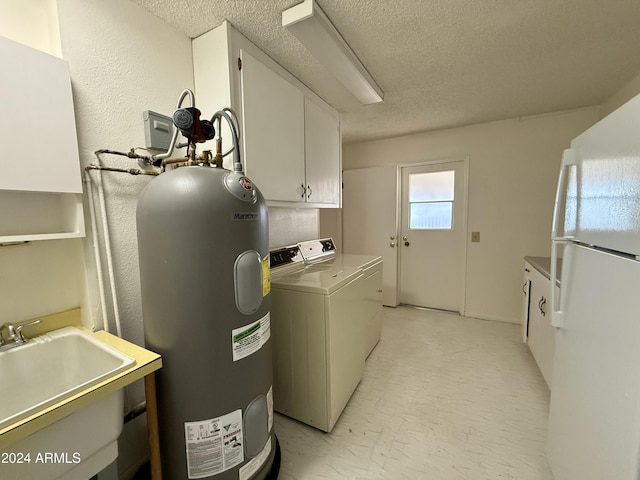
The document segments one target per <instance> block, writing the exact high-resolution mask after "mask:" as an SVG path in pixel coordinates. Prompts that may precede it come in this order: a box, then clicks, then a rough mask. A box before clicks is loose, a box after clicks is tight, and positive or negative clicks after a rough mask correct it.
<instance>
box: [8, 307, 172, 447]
mask: <svg viewBox="0 0 640 480" xmlns="http://www.w3.org/2000/svg"><path fill="white" fill-rule="evenodd" d="M79 312H80V309H74V310H71V311H68V312H63V313H62V314H57V315H60V316H62V315H64V316H65V319H67V318H68V319H70V320H71V321H70V322H65V321H64V320H63V323H67V325H66V326H74V327H76V328H78V329H80V330H82V331H83V332H85V333H88V334H89V335H91V336H93V337H95V338H96V339H98V340H100V341H102V342H104V343H106V344H107V345H110V346H111V347H113V348H115V349H116V350H119V351H120V352H122V353H124V354H125V355H128V356H130V357H131V358H133V359H134V360H135V364H134V365H132V366H131V367H129V368H128V369H126V370H123V371H122V372H119V373H117V374H115V375H113V376H111V377H109V378H107V379H105V380H103V381H102V382H99V383H97V384H95V385H92V386H90V387H88V388H86V389H84V390H81V391H80V392H78V393H76V394H74V395H72V396H70V397H68V398H65V399H64V400H61V401H60V402H58V403H55V404H53V405H51V406H49V407H47V408H44V409H42V410H41V411H39V412H37V413H34V414H33V415H30V416H28V417H25V418H22V419H20V420H18V421H16V422H15V423H13V424H11V425H8V426H7V427H4V428H2V429H0V451H1V450H5V449H6V448H7V447H8V446H10V445H11V444H12V443H14V442H16V441H18V440H20V439H21V438H24V437H27V436H28V435H31V434H32V433H35V432H37V431H38V430H41V429H43V428H45V427H47V426H49V425H51V424H52V423H54V422H56V421H58V420H60V419H62V418H64V417H66V416H68V415H70V414H72V413H73V412H75V411H76V410H80V409H81V408H83V407H85V406H86V405H88V404H90V403H93V402H95V401H97V400H100V399H101V398H103V397H106V396H107V395H109V394H111V393H113V392H115V391H117V390H120V389H121V388H124V387H126V386H127V385H129V384H131V383H133V382H135V381H136V380H139V379H141V378H143V377H145V376H147V375H149V374H150V373H153V372H155V371H156V370H158V369H160V368H161V367H162V358H161V357H160V355H158V354H157V353H154V352H151V351H149V350H146V349H144V348H142V347H139V346H138V345H135V344H133V343H131V342H128V341H126V340H123V339H121V338H119V337H117V336H115V335H111V334H110V333H107V332H105V331H102V330H101V331H97V332H92V331H91V330H89V329H87V328H85V327H82V326H80V325H79V323H80V313H79ZM57 315H51V316H50V317H51V318H52V319H53V320H54V321H52V322H51V324H53V323H55V320H56V319H55V318H54V317H57ZM44 318H45V317H43V319H44ZM45 322H46V320H43V323H45ZM58 323H59V322H58ZM56 328H60V327H59V326H56ZM39 333H44V332H39ZM18 348H19V347H18ZM5 388H6V386H5Z"/></svg>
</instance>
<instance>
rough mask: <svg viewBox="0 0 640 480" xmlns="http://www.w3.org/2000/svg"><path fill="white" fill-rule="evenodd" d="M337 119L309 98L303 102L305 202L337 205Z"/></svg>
mask: <svg viewBox="0 0 640 480" xmlns="http://www.w3.org/2000/svg"><path fill="white" fill-rule="evenodd" d="M340 144H341V136H340V119H339V118H338V116H337V115H336V114H335V113H334V112H331V111H330V110H328V109H326V108H324V107H322V106H321V105H320V104H318V103H316V102H314V101H313V100H311V99H310V98H305V99H304V150H305V173H306V186H305V187H306V188H305V194H306V200H307V202H313V203H322V204H329V205H338V204H339V203H340V183H341V182H340V168H341V167H340V150H341V148H340ZM336 180H337V181H336Z"/></svg>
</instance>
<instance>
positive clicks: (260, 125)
mask: <svg viewBox="0 0 640 480" xmlns="http://www.w3.org/2000/svg"><path fill="white" fill-rule="evenodd" d="M240 57H241V59H242V70H241V75H240V82H241V96H242V122H243V128H242V136H243V139H242V141H243V144H244V165H245V171H246V174H247V176H248V177H249V178H251V180H252V181H254V182H255V184H256V185H257V186H258V188H259V189H260V191H261V192H262V194H263V195H264V197H265V198H266V199H267V200H279V201H290V202H301V201H304V193H305V176H304V96H303V94H302V92H301V91H300V90H299V89H298V88H296V87H295V86H294V85H292V84H291V83H289V82H287V81H286V80H285V79H284V78H282V77H281V76H279V75H278V74H277V73H276V72H274V71H273V70H271V69H270V68H269V67H267V66H265V65H263V64H262V63H261V62H260V61H258V60H257V59H256V58H254V57H252V56H251V55H250V54H249V53H247V52H246V51H245V50H240Z"/></svg>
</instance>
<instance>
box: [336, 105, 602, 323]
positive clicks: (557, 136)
mask: <svg viewBox="0 0 640 480" xmlns="http://www.w3.org/2000/svg"><path fill="white" fill-rule="evenodd" d="M598 114H599V110H598V108H595V107H594V108H590V109H583V110H575V111H570V112H564V113H558V114H553V115H545V116H534V117H525V118H522V119H513V120H504V121H500V122H492V123H486V124H480V125H473V126H469V127H462V128H455V129H450V130H442V131H438V132H430V133H422V134H416V135H409V136H405V137H397V138H394V139H388V140H381V141H376V142H365V143H360V144H354V145H349V146H347V147H345V150H344V155H343V159H344V167H345V169H354V168H364V167H372V166H381V165H389V164H392V165H395V164H411V163H419V162H424V161H429V160H436V159H442V158H454V159H455V158H465V157H466V156H469V158H470V160H469V192H468V231H469V232H471V231H479V232H481V234H482V235H481V239H482V240H481V242H480V243H470V242H469V241H468V242H467V277H466V313H467V315H470V316H476V317H479V318H486V319H492V320H501V321H507V322H514V323H518V322H519V321H520V308H521V304H520V302H521V297H522V293H521V290H520V287H521V286H522V278H523V277H522V275H523V274H522V265H523V257H524V256H525V255H535V256H548V255H549V254H550V240H549V238H550V235H551V216H552V212H553V202H554V196H555V187H556V182H557V175H558V171H559V165H560V159H561V156H562V150H563V149H564V148H567V147H568V146H569V143H570V142H571V139H572V138H573V137H575V136H576V135H578V134H579V133H581V132H583V131H584V130H586V129H587V128H588V127H589V126H591V125H592V124H593V123H595V122H596V121H597V120H598ZM467 240H469V239H467Z"/></svg>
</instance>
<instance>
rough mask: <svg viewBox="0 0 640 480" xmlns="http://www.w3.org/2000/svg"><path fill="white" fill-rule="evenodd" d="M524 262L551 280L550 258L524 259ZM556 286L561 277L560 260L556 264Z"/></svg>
mask: <svg viewBox="0 0 640 480" xmlns="http://www.w3.org/2000/svg"><path fill="white" fill-rule="evenodd" d="M524 260H525V262H527V263H529V265H531V266H532V267H533V268H535V269H536V270H537V271H538V272H540V273H541V274H542V275H544V276H545V277H546V278H547V279H549V280H551V258H550V257H524ZM556 275H557V277H558V278H556V285H560V277H561V276H562V258H559V259H558V262H557V263H556Z"/></svg>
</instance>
